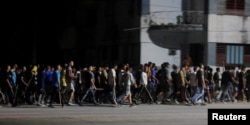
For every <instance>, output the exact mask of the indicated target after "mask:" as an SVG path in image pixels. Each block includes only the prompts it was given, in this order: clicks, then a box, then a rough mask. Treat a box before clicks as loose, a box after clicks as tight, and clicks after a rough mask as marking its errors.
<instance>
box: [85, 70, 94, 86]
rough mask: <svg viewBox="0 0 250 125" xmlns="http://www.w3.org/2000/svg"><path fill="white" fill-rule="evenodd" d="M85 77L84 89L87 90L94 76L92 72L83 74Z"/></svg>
mask: <svg viewBox="0 0 250 125" xmlns="http://www.w3.org/2000/svg"><path fill="white" fill-rule="evenodd" d="M84 76H85V77H84V78H85V82H86V83H85V86H86V88H89V87H90V85H91V79H94V77H95V76H94V74H93V73H92V72H85V75H84Z"/></svg>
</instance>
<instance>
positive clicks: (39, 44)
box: [1, 0, 95, 63]
mask: <svg viewBox="0 0 250 125" xmlns="http://www.w3.org/2000/svg"><path fill="white" fill-rule="evenodd" d="M79 3H80V1H75V0H62V1H53V0H50V1H46V0H45V1H36V0H35V1H28V2H26V1H5V2H4V4H3V6H4V13H3V18H2V19H3V23H2V25H3V28H2V30H3V34H2V35H3V36H2V42H1V58H2V59H1V60H2V61H1V62H2V63H14V62H16V63H30V62H32V60H33V58H34V57H36V58H37V56H39V57H42V56H43V58H40V60H39V61H40V62H41V60H44V59H45V56H47V57H46V59H47V58H48V59H53V58H54V57H55V56H61V55H59V54H58V53H60V52H59V51H60V47H59V46H60V45H59V44H60V41H61V39H62V37H63V36H62V35H63V31H64V29H65V28H67V27H70V26H77V25H79V22H77V12H78V11H79ZM84 5H86V7H83V8H86V9H85V10H86V11H88V8H91V7H92V9H94V8H95V6H93V4H91V2H90V4H88V2H85V4H84ZM88 13H89V14H91V13H92V12H91V11H88ZM90 22H91V21H90ZM3 49H4V50H3ZM34 49H35V50H34ZM33 52H36V56H33V54H32V53H33ZM20 60H21V61H20Z"/></svg>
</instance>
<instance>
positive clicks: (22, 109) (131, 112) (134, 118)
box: [0, 103, 250, 125]
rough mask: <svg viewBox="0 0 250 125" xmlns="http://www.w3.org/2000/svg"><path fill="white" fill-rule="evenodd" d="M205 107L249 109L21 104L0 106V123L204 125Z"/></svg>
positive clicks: (243, 105)
mask: <svg viewBox="0 0 250 125" xmlns="http://www.w3.org/2000/svg"><path fill="white" fill-rule="evenodd" d="M209 108H233V109H235V108H241V109H242V108H250V103H226V104H224V103H215V104H208V105H206V106H187V105H163V104H153V105H148V104H141V105H138V106H137V107H133V108H130V107H129V106H128V105H123V106H121V107H114V106H112V105H108V104H103V105H100V106H92V105H85V106H78V105H77V106H65V107H64V108H61V107H60V106H59V105H57V106H55V108H48V107H44V108H41V107H37V106H35V105H22V106H17V107H2V108H0V125H69V124H71V125H83V124H84V125H90V124H91V125H153V124H155V125H207V110H208V109H209Z"/></svg>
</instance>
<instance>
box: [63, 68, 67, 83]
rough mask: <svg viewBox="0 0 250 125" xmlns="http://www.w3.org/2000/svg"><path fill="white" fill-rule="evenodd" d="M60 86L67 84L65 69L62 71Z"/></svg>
mask: <svg viewBox="0 0 250 125" xmlns="http://www.w3.org/2000/svg"><path fill="white" fill-rule="evenodd" d="M62 86H67V82H66V70H65V69H64V70H63V71H62Z"/></svg>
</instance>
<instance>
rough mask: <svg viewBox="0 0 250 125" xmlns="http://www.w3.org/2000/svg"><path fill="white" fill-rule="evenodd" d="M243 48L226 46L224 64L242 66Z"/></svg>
mask: <svg viewBox="0 0 250 125" xmlns="http://www.w3.org/2000/svg"><path fill="white" fill-rule="evenodd" d="M243 57H244V46H239V45H227V46H226V63H227V64H243Z"/></svg>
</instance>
